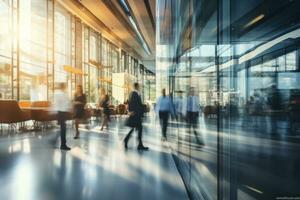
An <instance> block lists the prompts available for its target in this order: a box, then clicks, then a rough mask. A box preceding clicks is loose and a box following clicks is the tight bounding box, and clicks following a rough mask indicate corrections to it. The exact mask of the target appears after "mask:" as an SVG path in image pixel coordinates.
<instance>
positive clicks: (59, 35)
mask: <svg viewBox="0 0 300 200" xmlns="http://www.w3.org/2000/svg"><path fill="white" fill-rule="evenodd" d="M54 10H55V13H54V21H55V23H54V58H55V60H54V85H55V86H56V85H57V84H58V83H62V82H64V83H66V84H67V85H68V93H69V96H70V97H71V96H72V94H71V93H72V89H71V74H70V73H68V72H67V71H65V70H64V66H72V56H71V47H72V46H71V45H72V34H71V25H72V23H71V19H72V18H71V14H70V13H69V12H68V11H67V10H66V9H64V8H63V7H62V6H61V5H60V4H58V3H56V4H55V9H54Z"/></svg>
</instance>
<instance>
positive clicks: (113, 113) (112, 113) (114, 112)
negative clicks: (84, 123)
mask: <svg viewBox="0 0 300 200" xmlns="http://www.w3.org/2000/svg"><path fill="white" fill-rule="evenodd" d="M108 107H109V111H110V114H111V115H115V114H116V109H115V106H114V105H109V106H108Z"/></svg>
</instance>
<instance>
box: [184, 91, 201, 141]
mask: <svg viewBox="0 0 300 200" xmlns="http://www.w3.org/2000/svg"><path fill="white" fill-rule="evenodd" d="M199 112H200V103H199V98H198V96H196V95H195V89H194V87H191V88H190V91H189V95H188V97H187V98H186V101H185V106H184V115H185V117H186V121H187V123H188V125H189V128H190V130H193V132H194V135H195V138H196V140H197V142H198V143H199V144H201V145H204V142H203V140H202V139H201V138H200V137H199V135H198V120H199Z"/></svg>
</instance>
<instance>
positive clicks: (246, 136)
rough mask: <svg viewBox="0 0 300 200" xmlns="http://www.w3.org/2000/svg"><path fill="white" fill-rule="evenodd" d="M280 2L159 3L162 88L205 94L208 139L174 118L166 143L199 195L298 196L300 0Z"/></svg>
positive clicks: (203, 129)
mask: <svg viewBox="0 0 300 200" xmlns="http://www.w3.org/2000/svg"><path fill="white" fill-rule="evenodd" d="M274 3H275V2H274V1H263V2H262V1H256V0H254V1H237V0H233V1H215V0H212V1H206V0H199V1H194V0H188V1H172V0H161V1H159V2H158V3H157V27H156V30H157V38H156V42H157V45H156V47H157V49H156V52H157V54H156V63H157V64H156V78H157V81H156V91H160V90H161V88H168V90H169V92H170V93H171V92H172V93H173V94H174V99H177V98H179V97H180V95H183V96H184V97H185V98H188V91H189V88H190V87H194V88H196V89H197V90H196V91H197V92H196V93H197V94H196V95H197V96H199V106H200V108H201V111H200V114H199V116H198V117H196V118H197V121H198V122H199V126H198V128H197V130H198V132H199V133H200V134H201V135H202V136H203V137H204V141H205V144H204V145H203V144H201V143H200V142H198V141H197V136H196V135H195V134H194V133H193V131H191V130H190V128H189V123H187V122H188V121H186V119H183V120H178V121H177V123H178V126H177V127H178V131H177V133H176V134H174V138H172V139H171V140H170V141H171V144H172V147H173V149H174V154H175V155H176V164H177V166H178V168H179V171H180V173H181V175H182V176H183V180H184V181H185V183H186V186H187V188H188V190H189V191H190V194H191V196H192V198H194V199H231V200H234V199H274V198H276V197H280V196H291V197H292V196H294V195H297V194H298V193H299V192H297V187H295V186H294V184H296V185H299V184H300V182H299V180H300V177H299V175H295V170H294V169H295V168H297V166H298V165H299V163H300V159H299V157H298V156H296V155H294V153H293V152H295V151H297V150H299V148H298V147H295V146H293V143H295V142H297V139H296V137H298V135H299V119H298V118H297V117H296V115H297V114H296V112H297V111H299V108H300V106H299V105H300V103H299V100H300V98H299V96H300V89H299V88H300V79H299V69H300V68H299V45H298V42H297V41H298V40H299V37H300V31H299V18H296V17H295V16H294V15H297V14H296V13H297V12H298V11H297V10H299V8H300V3H299V2H295V1H276V4H274ZM279 27H280V28H279ZM181 91H183V93H181ZM183 118H185V117H183ZM292 146H293V147H292ZM254 171H255V173H254ZM252 172H253V173H252ZM282 182H284V183H286V184H287V185H293V186H291V187H284V186H282V184H280V183H282Z"/></svg>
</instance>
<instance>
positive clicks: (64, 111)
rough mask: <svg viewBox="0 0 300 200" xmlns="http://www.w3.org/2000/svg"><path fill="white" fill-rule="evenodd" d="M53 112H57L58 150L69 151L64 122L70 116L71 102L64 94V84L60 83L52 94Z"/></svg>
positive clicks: (65, 93)
mask: <svg viewBox="0 0 300 200" xmlns="http://www.w3.org/2000/svg"><path fill="white" fill-rule="evenodd" d="M53 104H54V110H55V111H57V121H58V124H59V125H60V138H61V145H60V149H62V150H70V149H71V148H70V147H68V146H67V144H66V129H67V127H66V120H67V116H68V115H69V114H70V110H71V101H70V99H69V97H68V95H67V92H66V84H65V83H60V84H59V88H58V90H57V91H55V93H54V103H53Z"/></svg>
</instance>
